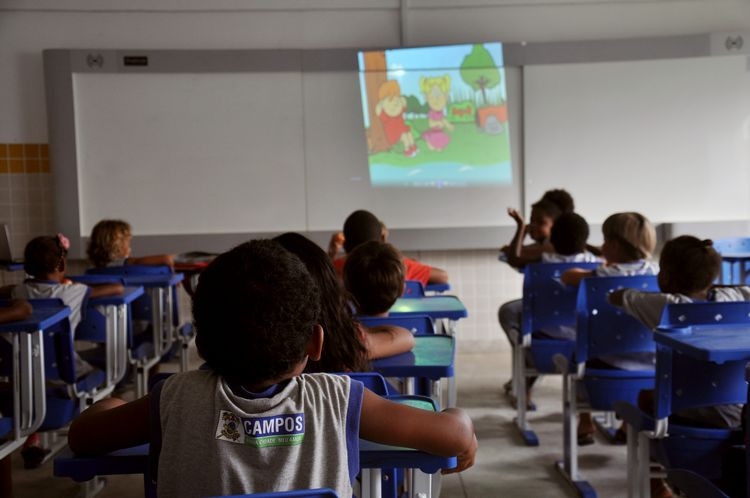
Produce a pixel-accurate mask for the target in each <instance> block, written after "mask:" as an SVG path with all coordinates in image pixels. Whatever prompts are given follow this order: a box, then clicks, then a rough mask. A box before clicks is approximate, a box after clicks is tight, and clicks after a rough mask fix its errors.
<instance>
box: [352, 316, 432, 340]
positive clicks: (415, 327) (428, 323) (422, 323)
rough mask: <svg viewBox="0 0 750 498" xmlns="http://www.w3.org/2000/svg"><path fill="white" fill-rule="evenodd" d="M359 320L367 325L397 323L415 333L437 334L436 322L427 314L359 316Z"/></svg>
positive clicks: (375, 325)
mask: <svg viewBox="0 0 750 498" xmlns="http://www.w3.org/2000/svg"><path fill="white" fill-rule="evenodd" d="M357 320H359V321H360V323H362V325H364V326H366V327H377V326H381V325H396V326H398V327H403V328H405V329H406V330H409V331H411V333H412V334H414V335H435V324H434V322H433V321H432V318H430V317H429V316H427V315H410V316H384V317H372V316H358V317H357Z"/></svg>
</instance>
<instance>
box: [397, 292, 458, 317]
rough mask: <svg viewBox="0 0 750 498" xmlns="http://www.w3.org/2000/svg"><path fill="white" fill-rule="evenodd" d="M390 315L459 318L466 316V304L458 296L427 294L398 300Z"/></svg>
mask: <svg viewBox="0 0 750 498" xmlns="http://www.w3.org/2000/svg"><path fill="white" fill-rule="evenodd" d="M388 314H389V315H395V316H398V315H414V314H417V315H428V316H429V317H430V318H433V319H436V318H449V319H451V320H458V319H459V318H466V317H467V316H468V313H467V311H466V306H464V304H463V303H462V302H461V300H460V299H458V298H457V297H456V296H426V297H417V298H414V297H412V298H403V297H400V298H398V299H397V300H396V302H395V304H394V305H393V306H391V309H390V310H389V312H388Z"/></svg>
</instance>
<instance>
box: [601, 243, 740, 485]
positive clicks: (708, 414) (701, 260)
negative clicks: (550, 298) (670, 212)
mask: <svg viewBox="0 0 750 498" xmlns="http://www.w3.org/2000/svg"><path fill="white" fill-rule="evenodd" d="M659 267H660V269H659V275H658V282H659V289H660V290H661V292H644V291H640V290H638V289H620V290H616V291H614V292H612V293H611V294H610V295H609V301H610V302H611V303H612V304H614V305H615V306H621V307H622V308H623V309H624V310H625V311H626V312H627V313H629V314H630V315H633V316H634V317H635V318H637V319H638V320H640V321H641V322H643V323H644V324H645V325H646V326H647V327H649V328H651V329H655V328H656V327H657V326H658V325H659V321H660V320H661V315H662V311H664V308H665V306H666V305H667V304H670V303H692V302H701V301H722V302H723V301H748V300H750V287H748V286H726V287H723V286H714V285H713V282H714V281H715V280H716V278H717V277H718V276H719V272H720V271H721V256H720V255H719V253H717V252H716V250H715V249H714V248H713V242H712V241H711V240H700V239H698V238H696V237H693V236H690V235H683V236H681V237H677V238H675V239H672V240H670V241H669V242H667V243H666V244H665V245H664V249H663V250H662V253H661V258H660V259H659ZM653 395H654V391H653V390H646V391H641V393H640V395H639V396H638V405H639V407H640V408H641V409H642V410H644V411H651V412H653V407H654V400H653ZM670 420H673V421H674V422H675V423H678V424H679V423H681V424H684V425H692V426H698V427H705V428H717V429H738V428H740V427H741V426H742V405H734V404H730V405H715V406H707V407H703V408H698V409H690V410H684V411H682V412H679V413H676V414H674V415H672V416H671V417H670ZM651 486H652V496H671V495H670V494H666V492H665V491H663V490H664V489H667V490H668V487H667V485H666V483H664V482H661V481H654V480H652V484H651ZM653 490H657V491H656V492H655V491H653Z"/></svg>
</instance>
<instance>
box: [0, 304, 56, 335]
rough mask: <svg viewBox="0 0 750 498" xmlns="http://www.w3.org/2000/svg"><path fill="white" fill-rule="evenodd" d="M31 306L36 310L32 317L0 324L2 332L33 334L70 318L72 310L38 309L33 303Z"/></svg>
mask: <svg viewBox="0 0 750 498" xmlns="http://www.w3.org/2000/svg"><path fill="white" fill-rule="evenodd" d="M31 306H32V307H33V308H34V309H33V311H32V312H31V316H30V317H28V318H26V319H25V320H19V321H16V322H7V323H0V332H33V331H36V330H44V329H46V328H48V327H50V326H52V325H54V324H56V323H57V322H59V321H60V320H63V319H65V318H67V317H68V316H70V308H68V307H67V306H60V307H58V306H45V307H37V306H34V302H33V301H32V302H31Z"/></svg>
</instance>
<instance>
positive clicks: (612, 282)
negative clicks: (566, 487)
mask: <svg viewBox="0 0 750 498" xmlns="http://www.w3.org/2000/svg"><path fill="white" fill-rule="evenodd" d="M617 289H639V290H644V291H658V290H659V286H658V284H657V281H656V276H653V275H651V276H631V277H592V278H586V279H584V280H583V281H582V282H581V284H580V286H579V288H578V297H577V304H576V317H577V321H576V347H575V359H574V361H572V362H569V361H568V360H567V359H566V358H565V357H563V356H559V357H558V358H556V360H557V362H558V366H559V367H560V369H561V370H562V372H563V461H562V462H558V463H557V467H558V470H560V472H561V473H562V474H563V476H564V477H565V478H566V479H567V480H568V481H569V482H570V483H571V484H573V486H574V487H575V488H576V489H577V491H578V493H579V494H580V495H581V496H596V493H595V492H594V490H593V488H592V487H591V486H590V485H589V483H588V482H587V481H585V480H582V479H581V477H580V475H579V473H578V443H577V440H576V439H577V438H576V422H577V412H578V405H579V402H578V397H577V392H576V391H577V385H578V381H582V382H583V384H584V386H585V388H586V393H587V395H588V396H587V397H588V406H589V408H590V409H591V410H592V411H604V412H612V411H613V410H614V404H615V403H616V402H618V401H625V402H628V403H632V404H636V403H637V400H638V393H639V392H640V391H641V390H643V389H653V388H654V369H653V368H650V369H646V370H618V369H615V368H612V369H604V368H599V369H595V368H590V367H588V366H587V365H586V362H587V361H588V360H591V359H598V358H602V357H606V356H612V355H623V354H630V353H654V352H655V351H656V345H655V344H654V340H653V334H652V332H651V330H649V329H648V327H646V326H645V325H643V324H642V323H641V322H639V321H638V320H636V319H635V318H633V317H632V316H630V315H628V314H627V313H625V312H624V311H623V310H622V309H621V308H618V307H616V306H613V305H611V304H609V300H608V299H609V294H610V293H611V292H612V291H615V290H617ZM608 429H609V430H611V431H612V432H614V429H613V428H608Z"/></svg>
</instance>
